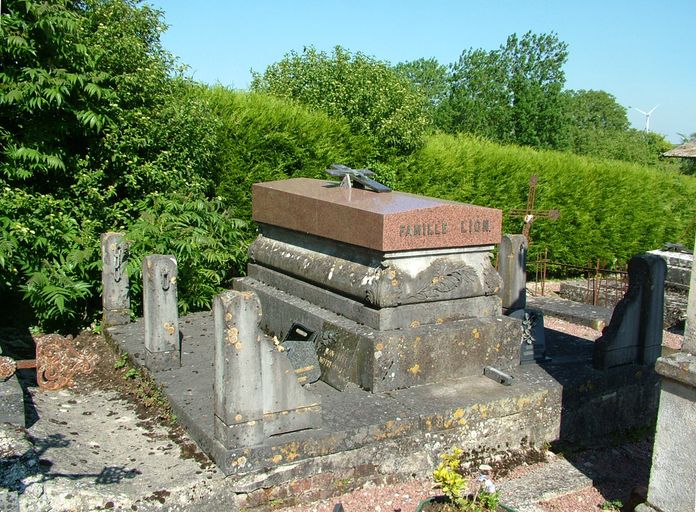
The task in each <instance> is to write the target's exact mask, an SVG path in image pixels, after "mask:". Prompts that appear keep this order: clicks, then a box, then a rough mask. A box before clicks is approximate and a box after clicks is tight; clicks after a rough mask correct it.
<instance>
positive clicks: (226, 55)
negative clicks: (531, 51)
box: [147, 0, 696, 142]
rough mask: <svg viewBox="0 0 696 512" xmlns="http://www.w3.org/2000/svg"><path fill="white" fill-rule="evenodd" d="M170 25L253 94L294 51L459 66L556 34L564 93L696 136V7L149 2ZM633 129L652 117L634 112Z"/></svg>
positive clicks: (201, 69) (222, 78)
mask: <svg viewBox="0 0 696 512" xmlns="http://www.w3.org/2000/svg"><path fill="white" fill-rule="evenodd" d="M147 3H149V4H151V5H153V6H155V7H157V8H159V9H161V10H163V11H164V13H165V21H166V22H167V23H168V24H169V25H170V27H169V29H168V30H167V32H165V33H164V35H163V38H162V40H163V42H164V45H165V47H166V48H167V49H168V50H169V51H171V52H172V53H174V54H175V55H177V56H178V57H179V59H180V61H181V62H182V63H184V64H187V65H188V66H190V72H191V74H192V76H193V78H194V79H196V80H199V81H201V82H206V83H211V84H213V83H221V84H223V85H226V86H229V87H233V88H236V89H246V88H247V87H248V86H249V82H250V80H251V72H250V70H251V69H253V70H254V71H259V72H263V71H264V70H265V68H266V66H268V65H269V64H272V63H273V62H276V61H278V60H280V59H281V58H282V57H283V55H284V54H286V53H287V52H288V51H290V50H296V51H300V52H301V51H302V48H303V47H305V46H310V45H312V46H315V47H316V48H317V49H320V50H331V49H332V48H333V47H334V46H336V45H341V46H343V47H344V48H346V49H348V50H351V51H353V52H356V51H361V52H363V53H365V54H368V55H371V56H373V57H375V58H377V59H380V60H385V61H388V62H390V63H392V64H396V63H398V62H401V61H407V60H415V59H418V58H420V57H425V58H430V57H435V58H436V59H437V60H438V61H439V62H440V63H442V64H449V63H451V62H454V61H456V60H457V58H458V57H459V55H460V54H461V52H462V50H464V49H468V48H484V49H495V48H498V47H499V46H500V45H501V44H503V43H504V42H505V40H506V39H507V36H508V35H510V34H512V33H517V34H518V35H522V34H524V33H525V32H527V31H529V30H531V31H533V32H537V33H542V32H555V33H556V34H558V37H559V39H560V40H562V41H565V42H566V43H568V46H569V58H568V62H567V64H566V66H565V68H564V69H565V72H566V88H569V89H601V90H604V91H607V92H609V93H611V94H613V95H614V96H615V97H616V98H617V100H618V102H619V103H620V104H621V105H623V106H625V107H627V108H629V107H637V108H639V109H641V110H644V111H649V110H650V109H652V108H653V107H654V106H655V105H657V104H659V107H658V108H657V109H656V110H655V112H654V113H653V115H652V117H651V119H650V129H651V131H655V132H657V133H661V134H663V135H665V136H667V138H668V139H669V140H670V141H672V142H680V137H679V136H678V135H677V134H678V133H684V134H690V133H693V132H696V36H695V35H694V31H695V30H696V24H695V22H696V1H694V0H673V1H665V2H656V1H642V0H634V1H618V0H616V1H612V0H604V1H596V0H584V1H564V0H557V1H541V0H537V1H531V0H530V1H523V0H517V1H512V0H499V1H494V0H488V1H485V0H476V1H474V0H471V1H464V0H459V1H455V0H450V1H446V0H421V1H413V0H402V1H396V0H372V1H369V0H354V1H348V0H344V1H339V0H294V1H289V0H287V1H280V0H275V1H274V0H256V1H238V0H229V1H224V0H203V1H200V2H193V1H191V0H148V2H147ZM628 118H629V120H630V121H631V123H632V125H633V126H635V127H636V128H641V129H642V128H644V127H645V117H644V116H643V115H642V114H640V113H639V112H637V111H636V110H634V108H629V110H628Z"/></svg>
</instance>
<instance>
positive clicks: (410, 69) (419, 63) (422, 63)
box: [394, 58, 449, 106]
mask: <svg viewBox="0 0 696 512" xmlns="http://www.w3.org/2000/svg"><path fill="white" fill-rule="evenodd" d="M394 70H395V71H396V72H397V73H398V74H400V75H401V76H404V77H406V78H408V79H409V80H410V81H411V82H413V83H414V84H415V85H416V87H418V88H419V89H420V90H421V91H422V93H423V94H424V95H425V97H426V98H428V100H429V101H430V104H431V105H432V106H437V105H439V104H440V102H442V100H443V99H444V98H445V96H446V94H447V91H448V90H449V83H448V70H447V66H443V65H442V64H440V63H439V62H438V61H437V59H434V58H430V59H417V60H412V61H407V62H399V63H398V64H397V65H396V66H394Z"/></svg>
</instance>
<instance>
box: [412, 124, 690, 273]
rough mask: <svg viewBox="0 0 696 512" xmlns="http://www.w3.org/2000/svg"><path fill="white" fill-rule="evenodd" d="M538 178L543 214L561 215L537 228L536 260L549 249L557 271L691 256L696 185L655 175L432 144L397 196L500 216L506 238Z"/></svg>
mask: <svg viewBox="0 0 696 512" xmlns="http://www.w3.org/2000/svg"><path fill="white" fill-rule="evenodd" d="M533 174H537V175H538V176H539V182H538V186H537V192H536V205H535V207H536V208H537V209H540V210H547V209H551V208H556V209H558V210H560V212H561V217H560V219H558V220H557V221H555V222H551V221H548V220H538V221H537V222H535V223H534V224H533V227H532V231H531V238H532V246H531V248H530V253H531V254H534V253H535V252H536V251H540V250H543V249H544V248H548V250H549V257H550V258H551V259H553V260H556V261H562V262H565V263H570V264H575V265H586V264H588V263H589V262H590V261H595V260H596V259H597V258H599V259H601V260H602V261H604V262H606V263H608V264H611V263H614V262H618V263H624V262H626V261H628V260H629V259H630V258H631V257H632V256H633V255H635V254H637V253H640V252H643V251H647V250H651V249H657V248H660V247H661V246H662V245H663V244H664V243H666V242H679V243H683V244H684V245H685V246H686V247H689V248H690V247H692V246H693V240H694V228H695V227H696V225H695V222H694V221H695V219H696V179H694V178H693V177H691V176H685V175H682V174H677V173H673V172H666V171H662V170H656V169H652V168H650V167H644V166H639V165H635V164H628V163H624V162H619V161H613V160H603V159H593V158H588V157H581V156H577V155H573V154H571V153H562V152H557V151H539V150H534V149H530V148H524V147H519V146H503V145H499V144H494V143H491V142H488V141H485V140H482V139H479V138H476V137H470V136H464V135H458V136H451V135H433V136H431V137H430V138H429V139H428V141H427V142H426V144H425V146H424V147H423V148H422V149H421V150H419V151H417V152H415V153H414V154H413V155H411V158H410V159H409V161H408V163H407V168H404V169H402V170H401V172H400V173H399V175H398V186H399V188H400V189H401V190H405V191H409V192H414V193H418V194H425V195H431V196H434V197H440V198H443V199H452V200H456V201H463V202H470V203H475V204H480V205H484V206H491V207H495V208H500V209H502V210H503V211H504V212H505V213H506V214H505V216H504V220H503V230H504V232H507V233H520V232H521V230H522V224H523V221H522V219H521V218H512V217H510V216H509V215H507V212H508V211H509V210H510V209H512V208H524V207H525V206H526V204H527V193H528V188H529V178H530V176H531V175H533Z"/></svg>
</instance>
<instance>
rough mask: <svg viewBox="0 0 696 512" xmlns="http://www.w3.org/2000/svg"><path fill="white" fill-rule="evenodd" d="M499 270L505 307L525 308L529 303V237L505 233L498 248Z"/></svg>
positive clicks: (501, 293)
mask: <svg viewBox="0 0 696 512" xmlns="http://www.w3.org/2000/svg"><path fill="white" fill-rule="evenodd" d="M498 272H499V273H500V277H501V278H502V280H503V287H502V288H501V290H500V292H499V295H500V298H501V299H502V301H503V309H504V310H505V309H507V310H516V309H524V308H525V307H526V305H527V238H526V237H525V236H524V235H503V238H502V240H501V242H500V246H499V248H498Z"/></svg>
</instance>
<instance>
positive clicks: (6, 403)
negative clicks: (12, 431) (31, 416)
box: [0, 374, 25, 427]
mask: <svg viewBox="0 0 696 512" xmlns="http://www.w3.org/2000/svg"><path fill="white" fill-rule="evenodd" d="M0 423H12V424H13V425H19V426H22V427H24V426H25V422H24V393H23V391H22V386H21V385H20V384H19V380H18V379H17V375H16V374H15V375H13V376H11V377H10V378H9V379H7V380H5V381H0Z"/></svg>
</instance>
